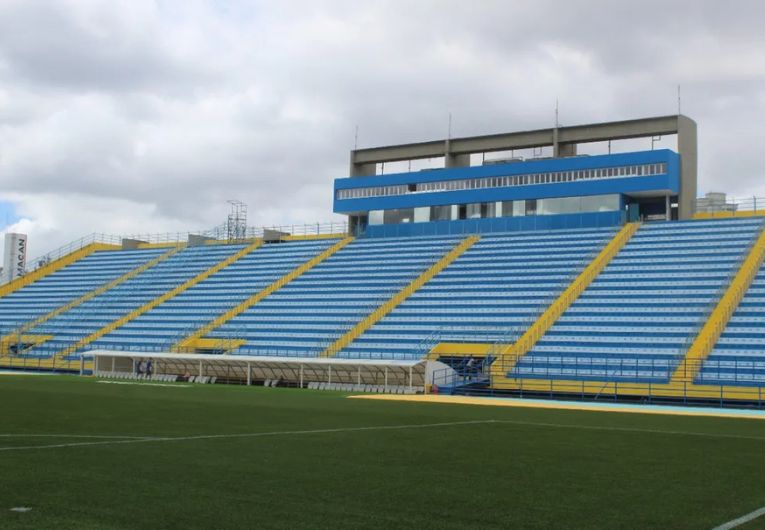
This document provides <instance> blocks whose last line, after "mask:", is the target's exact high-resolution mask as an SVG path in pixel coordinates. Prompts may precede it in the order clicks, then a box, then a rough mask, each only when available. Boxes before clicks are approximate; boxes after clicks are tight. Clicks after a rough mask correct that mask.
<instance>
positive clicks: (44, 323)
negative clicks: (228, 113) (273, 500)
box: [0, 115, 765, 405]
mask: <svg viewBox="0 0 765 530" xmlns="http://www.w3.org/2000/svg"><path fill="white" fill-rule="evenodd" d="M662 135H664V136H669V135H674V136H676V138H677V149H676V150H670V149H656V150H650V151H639V152H626V153H613V154H602V155H593V156H585V155H580V154H578V149H579V146H581V145H583V144H588V143H592V142H609V143H610V142H611V141H618V140H631V139H636V138H655V137H657V136H662ZM696 141H697V139H696V124H695V122H694V121H693V120H691V119H690V118H688V117H686V116H682V115H675V116H664V117H657V118H646V119H639V120H630V121H620V122H609V123H596V124H587V125H580V126H572V127H555V128H551V129H542V130H535V131H522V132H511V133H506V134H498V135H491V136H479V137H470V138H449V139H444V140H437V141H432V142H425V143H418V144H408V145H395V146H386V147H378V148H370V149H357V150H354V151H352V152H351V163H350V175H349V176H348V177H345V178H339V179H336V180H335V182H334V190H333V192H334V211H335V213H338V214H342V215H346V216H347V218H348V222H347V224H340V223H338V224H327V225H322V224H319V225H309V226H305V227H295V226H274V227H270V228H267V229H254V228H247V226H246V222H245V223H244V225H243V224H242V220H243V219H246V217H242V216H241V215H239V214H241V213H242V209H241V208H242V205H236V210H235V215H233V217H230V219H229V221H230V222H229V225H228V228H227V229H224V230H214V231H209V232H198V233H188V234H172V235H162V236H156V235H150V236H136V235H133V236H126V237H116V236H106V235H100V234H99V235H93V236H89V237H87V238H83V239H82V240H79V241H77V242H74V243H72V244H70V245H68V246H66V247H64V248H62V249H59V250H58V251H55V252H52V253H49V254H48V255H46V256H44V257H43V258H39V259H37V260H31V264H32V266H31V267H30V268H29V269H28V270H25V271H23V274H20V275H19V276H18V277H16V278H15V279H12V280H11V281H8V282H6V283H5V284H4V285H2V286H0V335H1V336H2V338H1V339H0V367H2V368H5V369H11V370H39V371H55V372H75V373H81V374H88V375H90V374H95V375H98V376H100V377H111V378H137V377H141V378H147V377H148V378H154V379H158V380H172V381H175V380H179V379H183V380H194V381H197V382H200V383H210V382H216V383H221V382H230V383H246V384H263V385H267V386H276V385H280V386H293V387H301V388H316V389H324V388H327V389H342V390H353V391H360V392H391V393H428V392H433V393H435V392H437V393H450V394H473V395H481V394H489V395H507V396H529V397H539V396H563V397H565V396H577V397H587V398H596V397H606V396H607V397H609V398H613V399H624V400H641V401H644V400H673V401H684V402H702V401H706V402H708V401H713V402H725V403H733V404H751V403H756V404H758V405H760V404H762V403H763V387H765V332H763V323H764V322H765V270H763V269H762V264H763V257H764V256H765V209H758V206H757V200H756V199H752V200H751V201H749V202H735V201H733V202H732V201H729V200H727V198H726V197H725V196H724V195H721V194H707V196H706V197H703V198H698V197H697V184H696V181H697V161H696V159H697V153H696ZM539 148H548V149H551V152H552V156H551V157H547V158H539V157H537V158H528V159H522V158H520V157H511V158H506V159H500V160H493V161H490V160H486V158H485V156H484V155H485V154H486V153H498V152H513V151H516V150H519V151H520V150H524V149H539ZM439 157H443V159H444V166H445V167H444V168H443V169H433V170H428V171H411V170H410V171H407V172H403V173H388V174H385V173H383V172H382V168H383V167H384V165H385V164H391V163H398V162H402V161H403V162H406V161H416V160H422V159H429V158H439ZM477 160H480V161H479V162H478V163H476V161H477ZM245 213H246V212H245Z"/></svg>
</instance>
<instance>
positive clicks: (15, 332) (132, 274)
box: [7, 245, 185, 340]
mask: <svg viewBox="0 0 765 530" xmlns="http://www.w3.org/2000/svg"><path fill="white" fill-rule="evenodd" d="M182 248H185V246H182V245H177V246H175V247H174V248H171V249H170V250H168V251H167V252H165V253H164V254H160V255H159V256H157V257H156V258H154V259H152V260H149V261H147V262H146V263H144V264H143V265H141V266H139V267H136V268H135V269H133V270H131V271H128V272H126V273H125V274H123V275H122V276H120V277H119V278H115V279H113V280H112V281H110V282H107V283H105V284H104V285H102V286H101V287H98V288H97V289H94V290H93V291H89V292H87V293H85V294H84V295H82V296H80V297H79V298H77V299H76V300H72V301H71V302H68V303H66V304H64V305H62V306H61V307H58V308H56V309H54V310H53V311H51V312H49V313H46V314H44V315H40V316H39V317H37V318H36V319H34V320H32V321H30V322H27V323H25V324H24V325H23V326H20V327H19V328H17V329H15V330H13V331H11V332H10V333H8V335H7V336H8V337H9V338H10V339H11V340H13V337H15V336H19V335H23V334H24V333H26V332H27V331H29V330H31V329H33V328H36V327H37V326H39V325H40V324H44V323H45V322H47V321H48V320H50V319H51V318H53V317H55V316H57V315H60V314H61V313H65V312H67V311H69V310H70V309H74V308H75V307H77V306H79V305H81V304H84V303H85V302H87V301H88V300H91V299H93V298H95V297H96V296H98V295H100V294H103V293H105V292H106V291H108V290H110V289H113V288H115V287H117V286H118V285H120V284H121V283H124V282H126V281H128V280H129V279H131V278H134V277H136V276H138V275H139V274H141V273H142V272H144V271H145V270H148V269H150V268H151V267H153V266H154V265H157V264H158V263H161V262H163V261H165V260H166V259H167V258H169V257H171V256H174V255H175V254H177V253H178V252H180V250H181V249H182Z"/></svg>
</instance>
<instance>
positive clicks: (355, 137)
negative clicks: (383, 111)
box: [353, 123, 359, 151]
mask: <svg viewBox="0 0 765 530" xmlns="http://www.w3.org/2000/svg"><path fill="white" fill-rule="evenodd" d="M358 148H359V124H358V123H357V124H356V132H355V133H354V135H353V150H354V151H355V150H356V149H358Z"/></svg>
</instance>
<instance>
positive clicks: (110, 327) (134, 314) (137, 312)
mask: <svg viewBox="0 0 765 530" xmlns="http://www.w3.org/2000/svg"><path fill="white" fill-rule="evenodd" d="M262 244H263V240H262V239H258V240H257V241H255V242H254V243H252V244H250V245H248V246H246V247H244V248H243V249H241V250H239V251H238V252H236V253H234V254H232V255H231V256H229V257H227V258H226V259H224V260H223V261H221V262H219V263H217V264H216V265H213V266H212V267H210V268H209V269H207V270H206V271H203V272H201V273H199V274H197V275H196V276H194V277H193V278H191V279H190V280H187V281H185V282H183V283H182V284H181V285H178V286H177V287H175V288H173V289H171V290H170V291H168V292H166V293H165V294H163V295H161V296H159V297H157V298H155V299H154V300H152V301H150V302H148V303H146V304H144V305H142V306H141V307H139V308H137V309H134V310H133V311H131V312H130V313H128V314H127V315H124V316H122V317H120V318H118V319H117V320H115V321H113V322H111V323H110V324H107V325H106V326H104V327H103V328H101V329H99V330H98V331H96V332H94V333H91V334H90V335H88V336H87V337H84V338H82V339H80V340H79V341H78V342H76V343H75V344H72V345H71V346H68V347H66V348H64V349H63V350H61V351H59V352H58V353H56V355H55V358H56V359H57V360H58V361H59V362H63V363H66V362H68V361H67V360H66V359H65V358H66V357H67V356H68V355H71V354H72V353H74V352H76V351H78V350H80V349H81V348H84V347H85V346H87V345H88V344H90V343H91V342H93V341H96V340H98V339H100V338H101V337H103V336H104V335H106V334H107V333H110V332H112V331H114V330H115V329H117V328H118V327H120V326H124V325H125V324H127V323H128V322H130V321H131V320H133V319H136V318H138V317H139V316H141V315H143V314H144V313H146V312H148V311H151V310H152V309H154V308H155V307H157V306H158V305H159V304H162V303H164V302H166V301H168V300H170V299H171V298H173V297H175V296H178V295H179V294H181V293H182V292H183V291H185V290H186V289H188V288H190V287H193V286H194V285H196V284H198V283H199V282H201V281H202V280H205V279H207V278H209V277H210V276H212V275H213V274H215V273H216V272H218V271H220V270H221V269H224V268H226V267H228V266H229V265H231V264H232V263H234V262H236V261H237V260H239V259H241V258H243V257H244V256H246V255H247V254H249V253H250V252H252V251H254V250H256V249H257V248H259V247H260V246H261V245H262Z"/></svg>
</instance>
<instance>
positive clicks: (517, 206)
mask: <svg viewBox="0 0 765 530" xmlns="http://www.w3.org/2000/svg"><path fill="white" fill-rule="evenodd" d="M524 215H526V201H513V217H519V216H524Z"/></svg>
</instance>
